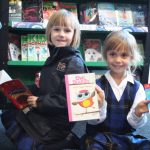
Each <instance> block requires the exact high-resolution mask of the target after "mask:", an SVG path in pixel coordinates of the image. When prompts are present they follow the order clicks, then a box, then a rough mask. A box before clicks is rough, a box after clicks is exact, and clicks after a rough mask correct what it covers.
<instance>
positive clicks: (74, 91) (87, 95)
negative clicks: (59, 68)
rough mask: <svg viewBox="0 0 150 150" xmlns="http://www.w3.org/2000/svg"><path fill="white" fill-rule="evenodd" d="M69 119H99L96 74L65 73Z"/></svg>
mask: <svg viewBox="0 0 150 150" xmlns="http://www.w3.org/2000/svg"><path fill="white" fill-rule="evenodd" d="M65 83H66V94H67V105H68V115H69V121H81V120H91V119H98V118H99V117H100V116H99V106H98V99H97V93H96V92H95V86H96V83H95V74H94V73H83V74H70V75H65Z"/></svg>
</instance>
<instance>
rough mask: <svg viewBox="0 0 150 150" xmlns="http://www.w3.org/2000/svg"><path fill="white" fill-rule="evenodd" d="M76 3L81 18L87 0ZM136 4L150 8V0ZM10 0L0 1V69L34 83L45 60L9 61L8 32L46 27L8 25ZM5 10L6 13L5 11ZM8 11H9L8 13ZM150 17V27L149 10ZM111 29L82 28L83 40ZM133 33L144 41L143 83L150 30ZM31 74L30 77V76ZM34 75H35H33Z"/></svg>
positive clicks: (148, 58)
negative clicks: (14, 26) (82, 8)
mask: <svg viewBox="0 0 150 150" xmlns="http://www.w3.org/2000/svg"><path fill="white" fill-rule="evenodd" d="M62 2H72V1H71V0H62ZM94 2H96V3H99V2H101V1H100V0H94ZM103 2H114V1H113V0H103ZM74 3H76V4H77V8H78V17H79V20H80V15H79V6H80V5H81V4H83V3H87V1H86V0H76V1H74ZM115 3H131V4H135V1H134V0H130V1H129V0H118V1H117V2H116V1H115ZM136 4H146V5H147V6H148V8H150V2H149V0H136ZM8 5H9V4H8V1H6V0H1V1H0V14H3V15H1V16H0V21H1V20H2V24H3V28H2V29H0V41H1V43H0V47H1V48H0V56H1V57H0V69H6V70H8V72H10V74H11V75H12V77H14V78H21V79H23V80H24V81H25V83H32V81H33V78H34V74H35V72H36V71H39V70H40V69H41V67H42V65H43V64H44V62H43V61H42V62H38V61H30V62H28V61H9V60H8V56H7V53H8V46H7V45H8V33H9V32H10V33H14V34H18V35H22V34H27V33H30V34H34V33H38V34H44V33H45V29H31V28H12V27H10V26H9V25H8ZM4 12H5V13H4ZM6 12H7V13H6ZM147 18H148V28H149V29H150V25H149V24H150V11H148V14H147ZM110 32H111V31H103V30H97V31H96V30H92V31H90V30H82V35H81V36H82V37H81V40H83V39H84V38H101V39H105V37H106V36H107V35H108V34H109V33H110ZM132 34H133V35H134V36H135V37H136V39H138V40H142V42H143V43H144V56H145V61H144V64H142V63H141V64H139V65H140V66H142V83H147V82H148V75H149V64H150V52H149V47H150V42H149V40H150V33H149V32H132ZM81 53H82V54H83V50H82V46H81ZM86 65H87V66H88V68H89V70H94V69H98V70H99V69H106V68H107V64H106V62H104V61H100V62H86ZM28 76H30V78H29V77H28ZM31 76H33V77H31Z"/></svg>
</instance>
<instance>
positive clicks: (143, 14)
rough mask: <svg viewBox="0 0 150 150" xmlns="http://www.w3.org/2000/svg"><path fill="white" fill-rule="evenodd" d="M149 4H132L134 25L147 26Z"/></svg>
mask: <svg viewBox="0 0 150 150" xmlns="http://www.w3.org/2000/svg"><path fill="white" fill-rule="evenodd" d="M147 14H148V11H147V5H144V4H134V5H132V17H133V23H134V26H138V27H145V26H147Z"/></svg>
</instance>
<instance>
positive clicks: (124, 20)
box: [116, 3, 133, 27]
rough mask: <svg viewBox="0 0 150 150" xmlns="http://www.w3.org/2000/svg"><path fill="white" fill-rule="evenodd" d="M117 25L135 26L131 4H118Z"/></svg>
mask: <svg viewBox="0 0 150 150" xmlns="http://www.w3.org/2000/svg"><path fill="white" fill-rule="evenodd" d="M116 14H117V15H116V16H117V26H120V27H124V26H133V17H132V10H131V5H130V4H122V3H121V4H120V3H117V4H116Z"/></svg>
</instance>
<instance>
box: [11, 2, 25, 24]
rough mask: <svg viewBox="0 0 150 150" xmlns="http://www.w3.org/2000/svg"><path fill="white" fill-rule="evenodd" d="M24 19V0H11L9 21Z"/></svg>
mask: <svg viewBox="0 0 150 150" xmlns="http://www.w3.org/2000/svg"><path fill="white" fill-rule="evenodd" d="M12 21H22V1H21V0H9V23H11V22H12Z"/></svg>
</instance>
